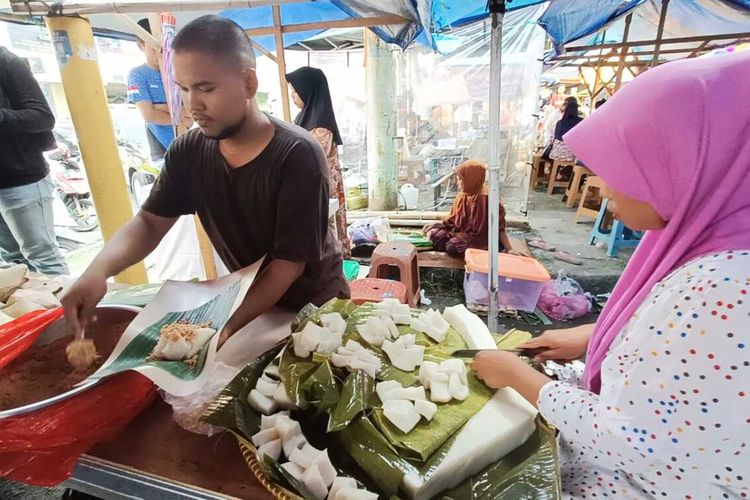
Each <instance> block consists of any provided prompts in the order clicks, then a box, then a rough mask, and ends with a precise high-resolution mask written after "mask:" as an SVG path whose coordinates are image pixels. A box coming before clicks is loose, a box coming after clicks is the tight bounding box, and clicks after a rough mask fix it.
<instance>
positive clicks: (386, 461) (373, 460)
mask: <svg viewBox="0 0 750 500" xmlns="http://www.w3.org/2000/svg"><path fill="white" fill-rule="evenodd" d="M335 436H336V437H337V438H338V439H339V442H340V443H341V444H342V446H343V449H344V450H345V451H346V453H348V454H349V456H351V457H352V458H353V459H354V461H355V462H356V463H357V464H358V465H359V466H360V467H361V468H362V469H363V470H365V471H367V475H368V476H369V477H370V478H371V479H372V480H373V481H374V482H375V483H376V484H377V486H378V488H379V489H380V490H381V492H382V493H383V494H385V495H386V497H393V496H395V495H397V494H398V489H399V487H400V486H401V481H402V480H403V479H404V476H405V475H406V474H418V473H419V469H417V468H416V467H415V466H414V465H412V464H411V463H410V462H409V461H408V460H406V459H404V458H402V457H400V456H399V455H398V454H397V453H396V452H395V451H394V450H393V448H391V446H390V443H388V441H387V440H386V439H385V438H384V437H383V435H382V434H381V433H380V431H378V429H377V428H376V427H375V426H374V425H373V424H372V422H371V421H370V420H369V419H368V418H366V417H365V416H361V417H359V418H357V419H355V420H354V421H353V422H351V423H350V424H349V425H348V426H347V427H346V428H344V429H343V430H341V431H340V432H337V433H336V434H335Z"/></svg>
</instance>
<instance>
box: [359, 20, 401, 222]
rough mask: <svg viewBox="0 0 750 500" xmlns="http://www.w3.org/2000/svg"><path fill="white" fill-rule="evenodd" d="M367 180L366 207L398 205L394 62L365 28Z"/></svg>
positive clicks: (373, 35) (375, 36)
mask: <svg viewBox="0 0 750 500" xmlns="http://www.w3.org/2000/svg"><path fill="white" fill-rule="evenodd" d="M364 38H365V64H366V65H367V66H366V69H365V71H366V80H367V84H366V92H367V94H366V95H367V111H366V117H367V179H368V187H369V198H370V200H369V201H370V210H393V209H395V208H396V207H397V206H398V155H397V153H396V143H395V139H394V137H396V62H395V60H394V57H393V53H392V52H391V50H390V48H389V47H388V44H387V43H385V42H384V41H383V40H381V39H380V38H379V37H378V36H377V35H375V34H374V33H373V32H372V31H370V30H369V29H366V30H365V36H364Z"/></svg>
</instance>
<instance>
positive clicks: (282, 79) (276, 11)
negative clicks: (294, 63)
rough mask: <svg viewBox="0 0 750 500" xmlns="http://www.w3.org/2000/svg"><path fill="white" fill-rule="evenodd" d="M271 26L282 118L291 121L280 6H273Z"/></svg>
mask: <svg viewBox="0 0 750 500" xmlns="http://www.w3.org/2000/svg"><path fill="white" fill-rule="evenodd" d="M273 28H274V35H275V37H276V65H277V66H278V67H279V87H280V90H281V106H282V107H283V110H284V120H286V121H288V122H290V121H292V111H291V110H290V109H289V86H288V84H287V81H286V58H285V57H284V35H283V34H282V33H281V7H280V6H278V5H274V6H273Z"/></svg>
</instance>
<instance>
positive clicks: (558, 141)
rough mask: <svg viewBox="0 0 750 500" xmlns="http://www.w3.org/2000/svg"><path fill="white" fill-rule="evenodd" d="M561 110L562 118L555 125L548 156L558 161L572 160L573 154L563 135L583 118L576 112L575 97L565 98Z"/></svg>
mask: <svg viewBox="0 0 750 500" xmlns="http://www.w3.org/2000/svg"><path fill="white" fill-rule="evenodd" d="M562 112H563V116H562V118H561V119H560V121H558V122H557V125H555V139H554V141H553V143H552V151H551V152H550V154H549V157H550V158H551V159H553V160H558V161H574V160H575V156H574V155H573V152H572V151H571V150H570V149H569V148H568V145H567V144H565V141H564V140H563V136H564V135H565V134H567V133H568V132H570V131H571V129H573V127H575V126H576V125H578V124H579V123H581V122H582V121H583V118H582V117H581V116H580V115H579V114H578V100H577V99H576V98H575V97H569V98H568V99H566V100H565V105H564V106H563V109H562Z"/></svg>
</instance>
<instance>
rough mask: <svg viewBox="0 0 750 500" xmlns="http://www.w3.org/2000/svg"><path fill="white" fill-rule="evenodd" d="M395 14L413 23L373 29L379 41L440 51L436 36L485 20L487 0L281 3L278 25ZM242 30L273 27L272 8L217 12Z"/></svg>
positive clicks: (287, 39) (517, 2) (518, 2)
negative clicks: (421, 45)
mask: <svg viewBox="0 0 750 500" xmlns="http://www.w3.org/2000/svg"><path fill="white" fill-rule="evenodd" d="M543 2H544V0H513V1H512V2H510V3H509V4H508V9H509V10H516V9H521V8H524V7H528V6H530V5H536V4H540V3H543ZM384 14H397V15H400V16H402V17H404V18H406V19H411V20H412V21H413V23H412V24H406V25H399V26H387V27H377V28H375V29H374V31H375V32H376V33H377V34H378V35H379V36H380V37H381V38H383V39H384V40H386V41H387V42H390V43H395V44H397V45H399V46H401V47H402V48H405V47H407V46H408V45H409V44H410V43H412V42H413V41H414V40H415V39H417V38H418V39H419V41H420V42H421V43H423V44H425V45H429V46H432V47H434V48H436V49H439V48H440V47H439V37H435V38H433V36H432V34H438V33H440V32H441V31H443V30H446V29H449V28H453V27H458V26H463V25H465V24H468V23H471V22H473V21H476V20H478V19H482V18H485V17H487V16H488V12H487V0H318V1H314V2H304V3H292V4H285V5H281V17H282V23H283V24H302V23H314V22H323V21H336V20H341V19H349V18H357V17H366V16H376V15H384ZM221 15H222V16H225V17H227V18H229V19H232V20H233V21H235V22H237V23H238V24H239V25H240V26H242V27H243V28H245V29H252V28H263V27H268V26H273V13H272V10H271V7H256V8H252V9H228V10H225V11H223V12H221ZM322 31H323V30H311V31H305V32H300V33H287V34H285V35H284V46H285V47H288V46H290V45H294V44H295V43H297V42H300V41H303V40H305V39H307V38H310V37H313V36H315V35H317V34H319V33H321V32H322ZM254 41H255V42H257V43H258V44H260V45H262V46H263V47H264V48H266V49H268V50H274V49H275V41H274V38H273V36H260V37H254Z"/></svg>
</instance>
